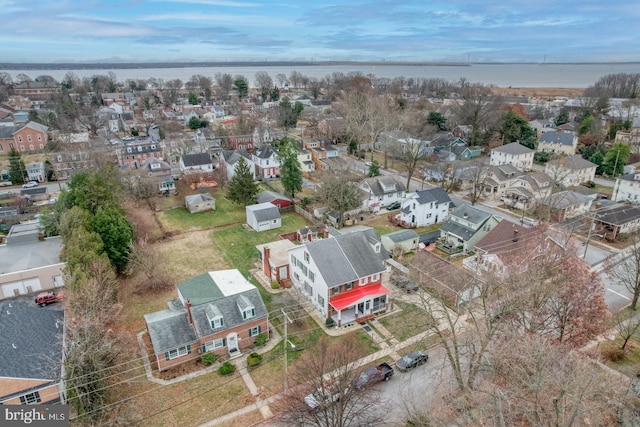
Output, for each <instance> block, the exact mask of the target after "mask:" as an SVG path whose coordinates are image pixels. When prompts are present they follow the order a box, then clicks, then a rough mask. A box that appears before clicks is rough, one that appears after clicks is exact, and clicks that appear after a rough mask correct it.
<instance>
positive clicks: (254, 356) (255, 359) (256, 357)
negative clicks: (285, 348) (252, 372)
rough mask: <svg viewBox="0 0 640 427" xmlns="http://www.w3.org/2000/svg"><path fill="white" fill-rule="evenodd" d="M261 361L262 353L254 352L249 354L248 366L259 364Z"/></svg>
mask: <svg viewBox="0 0 640 427" xmlns="http://www.w3.org/2000/svg"><path fill="white" fill-rule="evenodd" d="M261 361H262V355H261V354H258V353H256V352H253V353H251V354H250V355H249V356H247V365H248V366H256V365H259V364H260V362H261Z"/></svg>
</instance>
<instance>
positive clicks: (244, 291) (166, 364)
mask: <svg viewBox="0 0 640 427" xmlns="http://www.w3.org/2000/svg"><path fill="white" fill-rule="evenodd" d="M176 287H177V290H178V298H177V299H174V300H171V301H169V302H168V306H169V307H168V308H167V309H166V310H162V311H157V312H155V313H149V314H145V315H144V319H145V322H146V323H147V331H148V333H149V337H150V338H151V343H152V345H153V351H154V353H155V358H156V360H157V362H158V369H159V370H160V371H163V370H166V369H168V368H171V367H173V366H177V365H180V364H182V363H185V362H188V361H190V360H193V359H196V358H199V357H200V356H201V355H202V354H204V353H213V354H216V355H218V356H225V357H235V356H237V355H240V354H241V352H242V350H243V349H246V348H247V347H250V346H252V345H254V344H255V341H256V338H257V337H258V335H260V334H263V333H268V331H269V317H268V313H267V308H266V307H265V305H264V302H263V301H262V298H261V297H260V292H259V291H258V289H257V288H256V287H255V286H254V285H252V284H251V283H250V282H249V281H248V280H247V279H246V278H245V277H244V276H243V275H242V273H240V271H238V270H235V269H234V270H221V271H210V272H208V273H204V274H201V275H199V276H196V277H192V278H191V279H188V280H185V281H184V282H181V283H178V285H177V286H176Z"/></svg>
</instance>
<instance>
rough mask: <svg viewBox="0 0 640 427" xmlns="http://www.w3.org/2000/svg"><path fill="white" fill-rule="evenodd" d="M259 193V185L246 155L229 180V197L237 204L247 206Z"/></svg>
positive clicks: (239, 161) (241, 158)
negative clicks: (254, 179) (255, 180)
mask: <svg viewBox="0 0 640 427" xmlns="http://www.w3.org/2000/svg"><path fill="white" fill-rule="evenodd" d="M256 194H258V186H257V185H256V183H255V182H254V181H253V174H252V173H251V169H249V164H248V163H247V162H246V160H245V159H244V157H240V160H238V163H237V164H236V168H235V172H234V174H233V178H231V180H229V189H228V190H227V199H229V200H231V201H232V202H233V203H235V204H237V205H242V206H247V205H249V204H252V203H253V202H254V199H253V198H254V197H255V196H256Z"/></svg>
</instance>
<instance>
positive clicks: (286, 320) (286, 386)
mask: <svg viewBox="0 0 640 427" xmlns="http://www.w3.org/2000/svg"><path fill="white" fill-rule="evenodd" d="M282 318H283V321H284V341H283V344H284V391H285V392H287V391H289V375H288V365H289V364H288V360H287V352H288V351H289V347H288V346H287V345H288V343H289V340H288V337H287V323H289V322H291V319H290V318H289V316H287V313H285V311H284V308H283V309H282Z"/></svg>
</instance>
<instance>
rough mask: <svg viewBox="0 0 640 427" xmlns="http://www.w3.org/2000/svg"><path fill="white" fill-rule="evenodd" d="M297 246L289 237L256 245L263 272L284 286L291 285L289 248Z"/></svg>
mask: <svg viewBox="0 0 640 427" xmlns="http://www.w3.org/2000/svg"><path fill="white" fill-rule="evenodd" d="M295 246H296V245H295V243H293V242H292V241H291V240H288V239H282V240H276V241H274V242H270V243H264V244H262V245H257V246H256V249H257V250H258V254H259V255H258V259H259V261H260V268H261V270H262V272H263V273H264V274H265V276H267V277H268V278H269V279H271V280H272V281H273V280H275V281H276V282H278V284H279V285H280V286H282V287H283V288H288V287H290V286H291V278H290V277H289V252H288V250H289V249H291V248H294V247H295Z"/></svg>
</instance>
